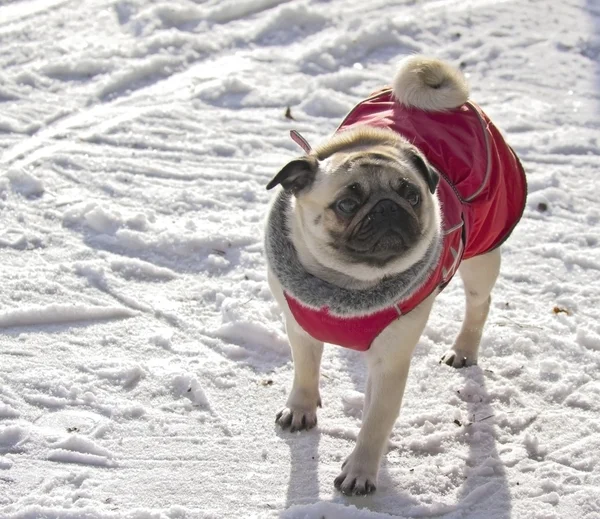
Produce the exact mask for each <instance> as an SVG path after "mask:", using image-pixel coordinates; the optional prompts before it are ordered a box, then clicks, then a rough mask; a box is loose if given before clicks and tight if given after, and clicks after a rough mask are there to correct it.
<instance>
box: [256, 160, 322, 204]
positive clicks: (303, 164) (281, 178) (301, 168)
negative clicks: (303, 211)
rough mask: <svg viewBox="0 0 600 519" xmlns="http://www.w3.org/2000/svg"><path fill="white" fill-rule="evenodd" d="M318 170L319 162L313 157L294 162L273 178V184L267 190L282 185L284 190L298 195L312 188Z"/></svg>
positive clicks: (289, 163) (268, 185)
mask: <svg viewBox="0 0 600 519" xmlns="http://www.w3.org/2000/svg"><path fill="white" fill-rule="evenodd" d="M318 169H319V161H318V160H317V159H316V157H313V156H311V155H307V156H306V157H302V158H300V159H295V160H292V161H291V162H288V163H287V164H286V165H285V166H283V169H282V170H281V171H280V172H279V173H277V175H275V177H273V179H272V180H271V182H269V183H268V184H267V189H273V188H274V187H275V186H277V185H279V184H281V186H282V187H283V189H285V190H286V191H291V192H292V193H294V194H295V195H297V194H298V193H299V192H300V191H302V190H304V189H306V188H307V187H310V185H311V184H312V183H313V181H314V180H315V177H316V175H317V170H318Z"/></svg>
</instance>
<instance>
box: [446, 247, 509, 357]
mask: <svg viewBox="0 0 600 519" xmlns="http://www.w3.org/2000/svg"><path fill="white" fill-rule="evenodd" d="M499 271H500V249H494V250H493V251H491V252H488V253H487V254H483V255H482V256H475V257H474V258H471V259H468V260H465V261H464V262H463V263H462V264H461V266H460V269H459V272H460V277H461V278H462V280H463V283H464V286H465V297H466V305H465V318H464V320H463V324H462V328H461V330H460V333H459V334H458V336H457V337H456V340H455V341H454V345H453V346H452V348H451V349H450V350H448V351H447V352H446V353H445V354H444V356H443V357H442V359H441V361H440V362H444V363H446V364H448V365H449V366H453V367H455V368H462V367H464V366H471V365H473V364H477V357H478V354H479V343H480V342H481V334H482V333H483V327H484V325H485V321H486V320H487V316H488V312H489V309H490V303H491V296H490V294H491V292H492V288H494V284H495V283H496V279H497V278H498V272H499Z"/></svg>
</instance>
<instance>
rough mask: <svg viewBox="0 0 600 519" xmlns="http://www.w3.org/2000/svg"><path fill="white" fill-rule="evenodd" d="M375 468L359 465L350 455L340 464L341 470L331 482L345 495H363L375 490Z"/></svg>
mask: <svg viewBox="0 0 600 519" xmlns="http://www.w3.org/2000/svg"><path fill="white" fill-rule="evenodd" d="M376 482H377V468H375V470H373V469H371V468H369V467H365V466H361V464H360V463H357V462H356V461H354V459H353V457H352V455H350V456H349V457H348V459H347V460H346V461H345V462H344V464H343V465H342V472H340V475H339V476H338V477H337V478H335V481H334V482H333V484H334V485H335V488H337V489H338V490H339V491H340V492H341V493H342V494H345V495H347V496H365V495H367V494H372V493H373V492H375V490H376V489H377V487H376V486H375V483H376Z"/></svg>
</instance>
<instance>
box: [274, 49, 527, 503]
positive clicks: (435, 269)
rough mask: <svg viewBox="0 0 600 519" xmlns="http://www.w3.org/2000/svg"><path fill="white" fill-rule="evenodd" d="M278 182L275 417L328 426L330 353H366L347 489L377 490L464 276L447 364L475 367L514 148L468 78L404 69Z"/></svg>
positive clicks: (416, 61)
mask: <svg viewBox="0 0 600 519" xmlns="http://www.w3.org/2000/svg"><path fill="white" fill-rule="evenodd" d="M293 138H294V139H295V140H296V141H297V142H298V143H299V144H300V145H301V146H302V147H303V148H304V150H305V153H304V154H303V155H302V156H300V157H297V158H295V159H294V160H292V161H291V162H289V163H288V164H286V165H285V166H284V167H283V168H282V169H281V171H279V172H278V173H277V174H276V175H275V176H274V178H273V179H272V180H271V181H270V182H269V183H268V185H267V189H272V188H274V187H275V186H281V189H280V191H279V192H278V194H277V196H276V197H275V199H274V201H273V204H272V206H271V209H270V212H269V216H268V219H267V226H266V233H265V249H266V257H267V263H268V280H269V285H270V288H271V291H272V293H273V296H274V297H275V299H276V300H277V302H278V304H279V306H280V307H281V309H282V311H283V314H284V316H285V326H286V331H287V335H288V338H289V342H290V345H291V350H292V356H293V362H294V369H295V371H294V380H293V384H292V388H291V391H290V393H289V396H288V398H287V402H286V404H285V406H284V407H283V408H282V409H281V410H279V412H277V414H276V423H277V424H278V425H279V426H281V427H282V428H284V429H287V428H289V429H290V431H292V432H294V431H299V430H303V429H310V428H312V427H314V426H315V425H316V424H317V408H318V407H320V406H321V397H320V393H319V368H320V362H321V355H322V352H323V345H324V343H329V344H337V345H340V346H344V347H348V348H352V349H355V350H359V351H364V352H365V358H366V364H367V367H368V376H367V381H366V388H365V399H364V409H363V415H362V426H361V429H360V432H359V434H358V438H357V441H356V445H355V447H354V450H353V451H352V453H351V454H350V455H349V456H348V458H347V459H346V461H345V462H344V464H343V465H342V469H341V472H340V474H339V476H338V477H337V478H336V479H335V481H334V484H335V487H336V488H337V489H338V490H340V491H341V492H342V493H344V494H347V495H364V494H369V493H372V492H373V491H375V489H376V484H377V473H378V470H379V465H380V461H381V458H382V456H383V455H384V453H385V449H386V445H387V441H388V438H389V435H390V433H391V430H392V427H393V425H394V422H395V420H396V418H397V417H398V414H399V411H400V406H401V403H402V397H403V393H404V388H405V385H406V380H407V376H408V372H409V366H410V360H411V356H412V354H413V350H414V348H415V346H416V344H417V342H418V340H419V337H420V336H421V334H422V332H423V329H424V327H425V325H426V323H427V319H428V317H429V314H430V311H431V308H432V305H433V302H434V300H435V298H436V297H437V295H438V294H439V293H440V291H441V290H443V288H444V287H445V286H446V285H447V283H448V282H449V281H450V279H451V278H452V276H453V275H454V273H455V272H456V271H457V270H458V271H459V272H460V275H461V277H462V280H463V282H464V289H465V296H466V313H465V317H464V321H463V323H462V328H461V330H460V332H459V334H458V336H457V337H456V340H455V341H454V344H453V346H452V348H451V349H450V350H449V351H447V352H446V353H445V354H444V355H443V356H442V358H441V361H440V363H444V364H447V365H450V366H453V367H455V368H461V367H464V366H471V365H473V364H475V363H476V362H477V356H478V349H479V343H480V340H481V335H482V330H483V327H484V324H485V321H486V318H487V315H488V311H489V308H490V301H491V298H490V293H491V291H492V288H493V286H494V283H495V281H496V278H497V276H498V272H499V268H500V249H499V246H500V245H501V243H502V242H503V241H504V240H505V239H506V238H507V237H508V236H509V235H510V233H511V232H512V230H513V229H514V227H515V225H516V224H517V223H518V221H519V219H520V218H521V215H522V212H523V209H524V207H525V199H526V180H525V174H524V171H523V168H522V166H521V164H520V162H519V160H518V158H517V156H516V154H515V153H514V151H513V150H512V148H510V146H509V145H508V144H507V143H506V142H505V140H504V139H503V137H502V135H501V134H500V132H499V131H498V130H497V128H496V127H495V126H494V124H493V123H492V122H491V121H490V120H489V118H488V117H487V116H486V114H485V113H484V112H483V111H482V110H481V108H480V107H479V106H477V105H476V104H475V103H474V102H472V101H470V100H469V89H468V86H467V84H466V82H465V79H464V77H463V76H462V74H461V73H460V71H459V70H457V69H455V68H454V67H452V66H451V65H449V64H448V63H445V62H442V61H440V60H437V59H433V58H428V57H424V56H411V57H408V58H406V59H404V60H403V61H402V62H401V63H400V65H399V68H398V70H397V73H396V75H395V77H394V79H393V83H392V86H391V87H390V88H384V89H382V90H381V91H378V92H376V93H374V94H372V95H371V96H369V97H368V98H367V99H365V100H363V101H361V102H359V103H358V104H357V105H356V106H355V108H354V109H353V110H352V111H351V112H350V113H349V114H348V116H346V118H345V119H344V120H343V122H342V123H341V125H340V127H339V128H338V130H337V131H336V132H335V133H334V135H333V136H332V137H331V138H329V139H328V140H327V141H326V142H325V143H323V144H322V145H321V146H319V147H317V148H315V149H312V148H311V147H310V145H309V144H308V143H307V142H306V141H305V140H304V139H303V138H302V137H301V136H300V135H299V134H297V133H295V132H293Z"/></svg>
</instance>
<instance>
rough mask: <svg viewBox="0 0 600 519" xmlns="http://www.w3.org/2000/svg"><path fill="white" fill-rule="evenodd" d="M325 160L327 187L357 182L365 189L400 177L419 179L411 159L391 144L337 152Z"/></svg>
mask: <svg viewBox="0 0 600 519" xmlns="http://www.w3.org/2000/svg"><path fill="white" fill-rule="evenodd" d="M328 160H329V164H327V177H328V184H329V186H328V187H329V189H331V190H332V191H337V190H339V189H342V188H344V187H346V186H348V185H349V184H353V183H357V184H360V185H361V187H362V188H363V189H364V190H366V191H372V190H375V189H377V188H380V187H382V186H383V187H389V186H392V185H393V184H395V183H398V182H400V181H402V180H407V181H411V182H413V183H418V184H419V185H421V182H420V181H419V180H418V175H416V174H415V171H414V168H413V166H412V163H411V161H410V159H409V158H408V157H407V156H406V155H405V154H404V153H403V151H402V150H397V149H395V148H393V147H391V146H389V147H383V146H382V147H379V148H377V149H370V150H368V151H367V150H365V151H356V150H354V151H353V152H351V153H336V154H335V155H333V156H332V157H330V158H329V159H328Z"/></svg>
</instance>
